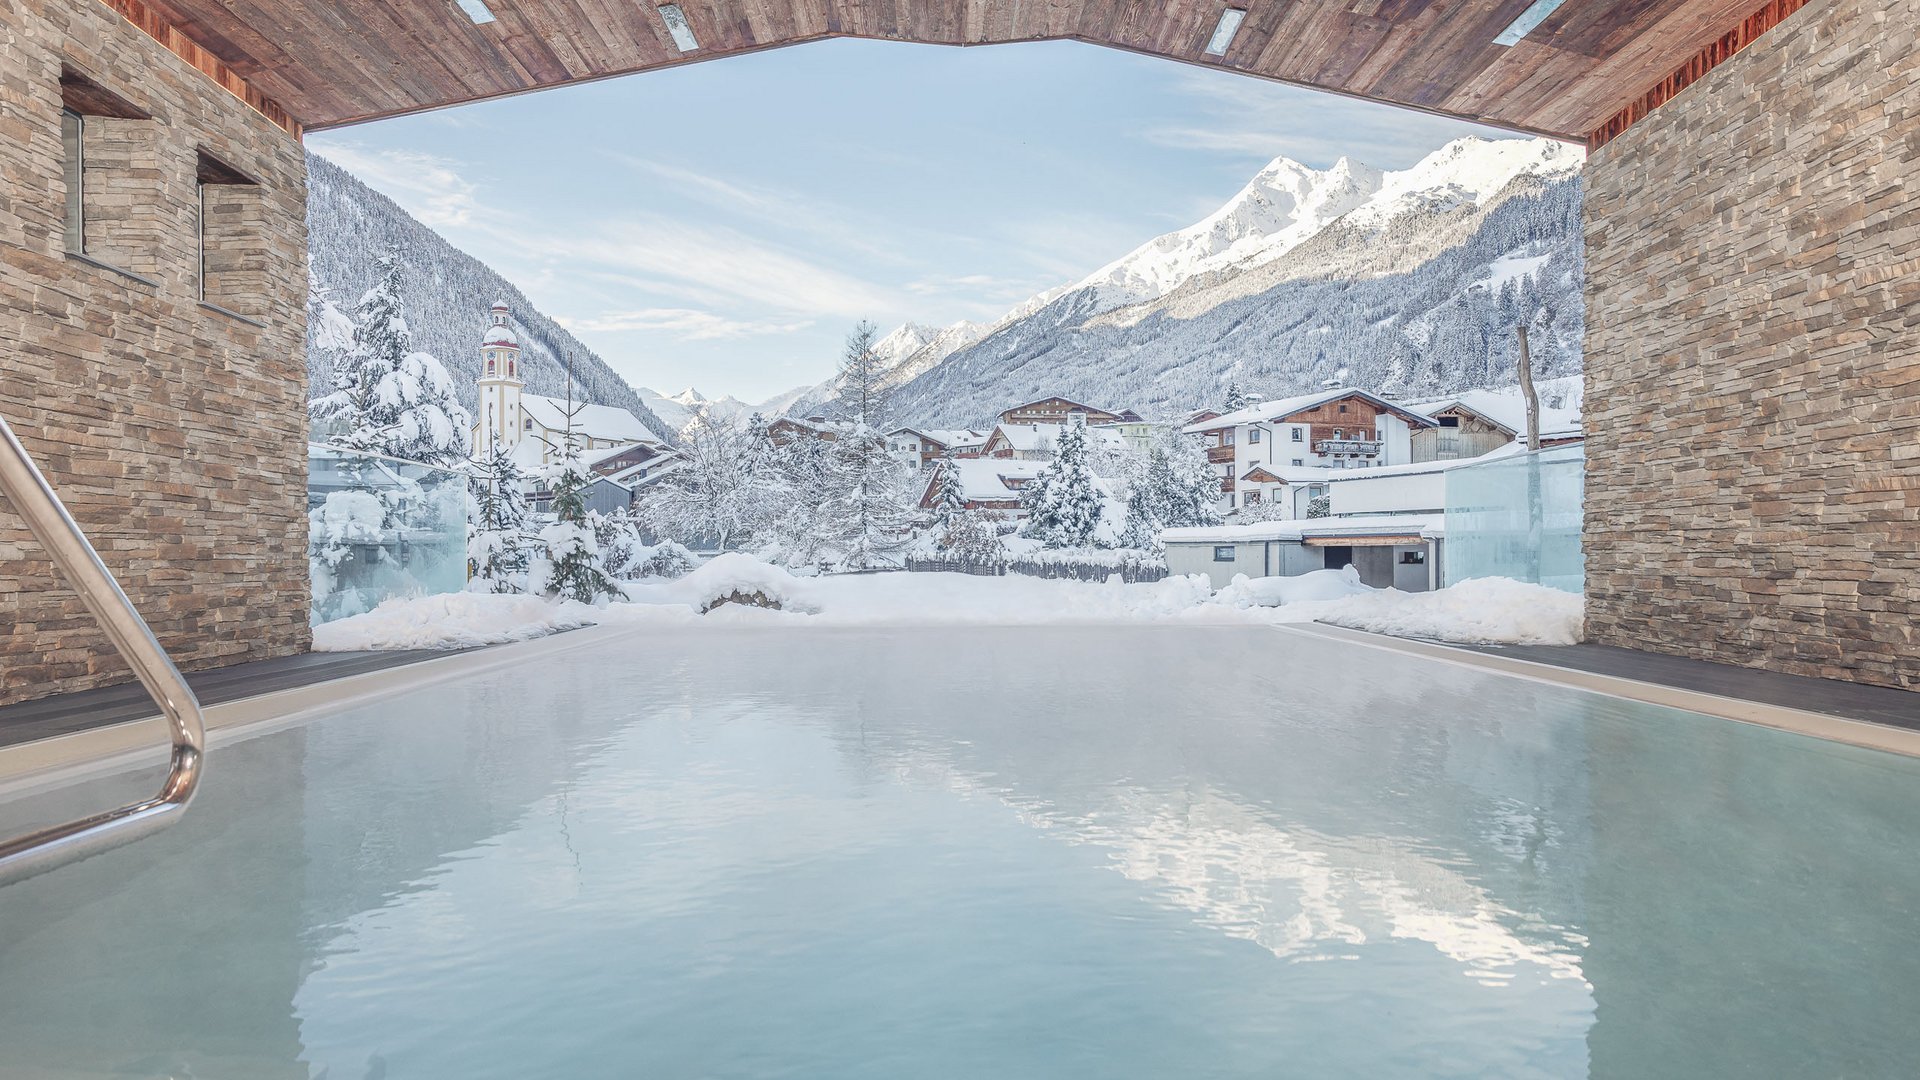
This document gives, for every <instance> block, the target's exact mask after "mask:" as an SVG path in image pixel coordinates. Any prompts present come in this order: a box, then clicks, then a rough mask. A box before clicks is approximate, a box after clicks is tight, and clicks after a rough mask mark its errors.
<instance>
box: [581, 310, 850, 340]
mask: <svg viewBox="0 0 1920 1080" xmlns="http://www.w3.org/2000/svg"><path fill="white" fill-rule="evenodd" d="M561 321H562V323H563V324H564V325H565V326H566V328H567V329H568V330H571V331H574V332H575V333H579V332H582V331H587V332H604V333H619V332H622V331H631V330H640V331H652V332H657V333H665V334H671V335H672V336H673V337H674V338H675V339H676V340H679V341H724V340H729V339H735V338H748V337H761V336H764V335H768V334H791V333H794V332H796V331H800V330H804V329H806V328H807V327H809V326H812V325H813V321H812V320H811V319H806V320H800V321H797V322H751V321H743V320H739V319H730V318H727V317H726V316H724V315H716V314H714V313H713V312H711V311H698V310H695V309H693V308H641V309H640V310H638V311H610V312H605V313H603V314H600V315H596V316H594V317H592V318H590V319H577V320H575V319H566V320H561Z"/></svg>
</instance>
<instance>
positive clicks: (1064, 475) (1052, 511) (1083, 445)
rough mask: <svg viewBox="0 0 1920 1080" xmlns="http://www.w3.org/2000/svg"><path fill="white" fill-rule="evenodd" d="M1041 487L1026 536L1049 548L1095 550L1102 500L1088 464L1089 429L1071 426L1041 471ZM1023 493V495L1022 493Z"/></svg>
mask: <svg viewBox="0 0 1920 1080" xmlns="http://www.w3.org/2000/svg"><path fill="white" fill-rule="evenodd" d="M1031 486H1032V487H1036V488H1039V489H1040V490H1039V491H1038V492H1037V493H1036V495H1035V498H1034V502H1033V503H1032V504H1031V505H1030V506H1029V508H1028V509H1029V513H1030V515H1031V516H1030V517H1029V518H1028V520H1027V535H1028V536H1031V537H1033V538H1035V539H1037V540H1039V541H1040V542H1041V543H1043V544H1045V545H1046V546H1047V547H1066V548H1083V547H1092V546H1093V545H1094V541H1095V537H1096V536H1097V535H1098V532H1099V529H1100V515H1101V513H1102V511H1103V509H1104V508H1103V506H1102V503H1103V499H1102V497H1101V494H1100V486H1099V483H1098V482H1097V481H1096V480H1095V479H1094V475H1093V468H1092V466H1090V465H1089V464H1088V463H1087V429H1086V427H1085V426H1084V425H1082V424H1079V423H1073V424H1068V425H1067V427H1066V430H1065V431H1063V432H1061V434H1060V441H1059V443H1058V445H1056V446H1055V447H1054V456H1053V461H1052V462H1051V463H1050V464H1049V465H1048V466H1047V467H1046V468H1045V469H1042V470H1041V471H1040V475H1039V476H1038V477H1036V478H1035V480H1034V483H1033V484H1032V485H1031ZM1023 494H1024V493H1023Z"/></svg>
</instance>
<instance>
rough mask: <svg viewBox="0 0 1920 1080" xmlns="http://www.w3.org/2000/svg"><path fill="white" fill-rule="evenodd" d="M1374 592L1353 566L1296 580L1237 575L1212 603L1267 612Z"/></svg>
mask: <svg viewBox="0 0 1920 1080" xmlns="http://www.w3.org/2000/svg"><path fill="white" fill-rule="evenodd" d="M1374 591H1375V590H1373V589H1371V588H1369V587H1367V586H1365V585H1362V584H1361V583H1360V572H1359V571H1358V570H1355V569H1354V568H1353V567H1352V566H1347V567H1343V568H1341V569H1339V570H1313V571H1310V572H1308V573H1305V574H1301V575H1300V576H1298V577H1264V578H1250V577H1248V576H1247V575H1245V574H1236V575H1234V579H1233V582H1232V584H1230V585H1228V586H1227V587H1226V588H1224V589H1221V590H1220V591H1219V592H1218V593H1216V594H1214V597H1213V602H1214V603H1216V604H1225V605H1227V606H1228V607H1236V608H1255V607H1262V608H1270V607H1281V606H1284V605H1286V604H1298V603H1303V602H1308V601H1315V600H1339V599H1342V598H1344V597H1348V596H1363V595H1366V594H1368V593H1372V592H1374Z"/></svg>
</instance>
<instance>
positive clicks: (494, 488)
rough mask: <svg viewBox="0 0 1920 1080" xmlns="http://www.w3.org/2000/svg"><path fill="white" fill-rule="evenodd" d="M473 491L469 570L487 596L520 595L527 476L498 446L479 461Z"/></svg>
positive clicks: (473, 474) (473, 475) (472, 477)
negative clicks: (513, 593)
mask: <svg viewBox="0 0 1920 1080" xmlns="http://www.w3.org/2000/svg"><path fill="white" fill-rule="evenodd" d="M468 487H469V490H471V492H472V493H473V520H472V524H471V526H470V527H469V528H468V530H467V569H468V572H469V573H470V574H471V575H472V577H473V580H475V581H477V582H480V583H481V584H482V585H483V586H484V587H485V589H486V591H488V592H496V593H502V592H519V591H520V588H521V584H520V583H521V581H522V575H523V574H525V572H526V569H527V552H526V546H525V541H526V536H525V532H526V525H527V497H526V474H525V473H523V472H521V471H520V466H519V465H518V464H517V463H515V462H514V460H513V455H512V453H511V452H509V451H508V450H507V448H506V447H504V446H501V445H499V444H497V443H496V444H494V445H493V446H491V447H489V448H488V449H487V451H486V452H485V453H484V454H482V455H481V457H480V458H479V459H478V460H477V461H475V462H474V468H473V470H472V471H471V473H470V474H469V479H468Z"/></svg>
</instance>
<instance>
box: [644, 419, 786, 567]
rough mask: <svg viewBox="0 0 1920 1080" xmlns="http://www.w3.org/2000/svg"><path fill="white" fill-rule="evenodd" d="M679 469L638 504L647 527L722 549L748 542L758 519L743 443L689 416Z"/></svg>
mask: <svg viewBox="0 0 1920 1080" xmlns="http://www.w3.org/2000/svg"><path fill="white" fill-rule="evenodd" d="M680 456H681V464H680V467H679V468H677V469H675V470H674V471H673V472H671V473H668V474H667V475H666V476H665V477H664V478H662V479H661V481H660V482H659V483H658V484H655V485H654V486H653V487H652V488H651V489H650V490H649V491H648V492H647V494H646V495H645V496H644V498H643V499H642V508H643V510H644V512H645V515H646V518H647V521H648V522H649V523H650V524H651V525H652V526H653V528H654V530H655V531H656V532H658V533H660V534H661V535H663V536H670V537H673V538H675V539H678V540H683V541H705V542H710V543H713V544H716V545H718V546H719V547H721V548H722V549H726V548H733V547H738V546H739V545H740V544H741V543H742V542H744V541H746V540H748V539H750V538H751V536H752V533H753V531H754V526H755V525H756V524H757V523H758V522H759V520H760V519H761V518H762V516H763V515H762V513H761V509H760V507H759V506H757V505H756V503H755V498H756V492H755V488H754V486H755V483H756V478H755V476H754V473H753V471H752V467H751V464H750V461H749V457H750V447H749V443H748V439H747V437H746V436H745V435H743V434H742V433H741V432H740V431H739V430H738V429H736V428H734V427H733V426H732V425H730V424H726V423H719V422H715V421H714V420H712V419H710V418H708V417H707V416H706V415H705V414H701V415H698V416H695V417H694V418H693V421H692V423H690V424H688V425H687V429H686V431H685V433H684V434H683V436H682V438H681V442H680Z"/></svg>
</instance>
